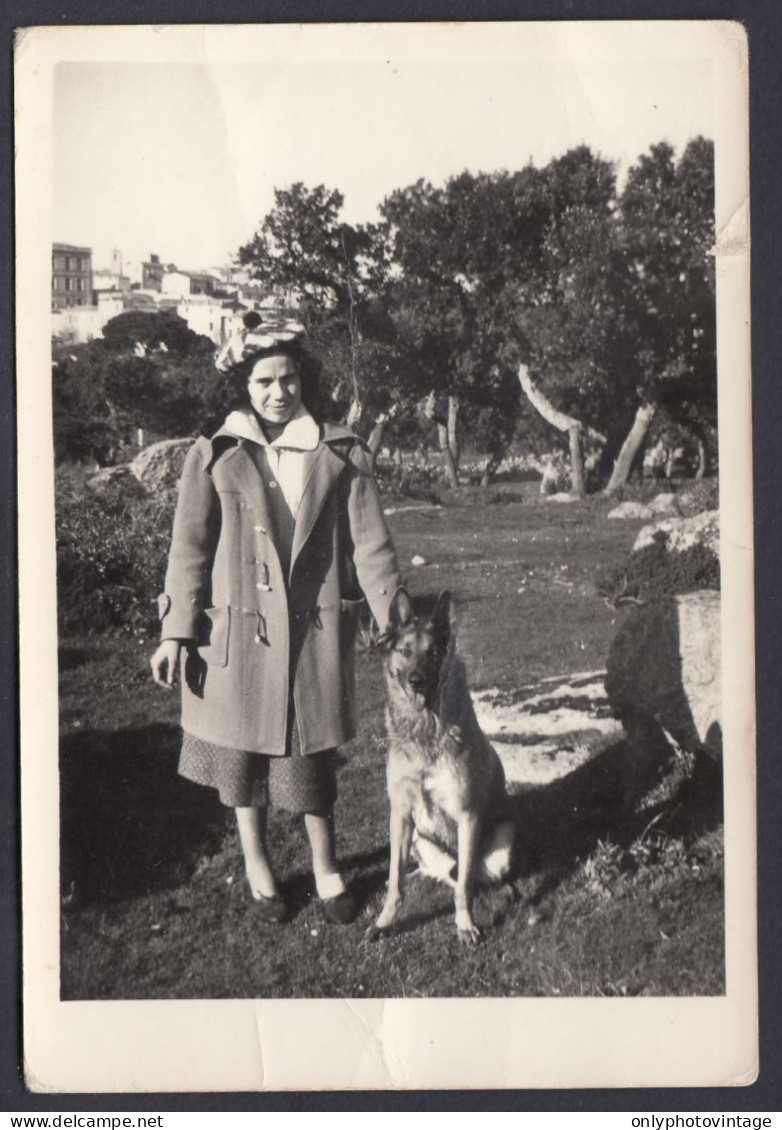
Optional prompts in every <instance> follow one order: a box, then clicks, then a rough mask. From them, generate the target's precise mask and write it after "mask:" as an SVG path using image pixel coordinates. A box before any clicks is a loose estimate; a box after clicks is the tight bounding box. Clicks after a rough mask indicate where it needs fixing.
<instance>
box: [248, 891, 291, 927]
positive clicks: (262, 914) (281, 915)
mask: <svg viewBox="0 0 782 1130" xmlns="http://www.w3.org/2000/svg"><path fill="white" fill-rule="evenodd" d="M252 902H253V907H254V908H255V913H256V914H257V916H258V917H259V918H260V919H261V921H262V922H271V923H273V924H274V925H275V926H281V925H282V923H283V922H287V921H288V904H287V903H286V901H285V899H284V898H283V897H282V895H268V896H267V895H252Z"/></svg>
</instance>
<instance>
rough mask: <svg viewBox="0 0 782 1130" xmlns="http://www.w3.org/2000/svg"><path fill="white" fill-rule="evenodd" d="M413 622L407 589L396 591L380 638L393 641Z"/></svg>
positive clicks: (413, 614)
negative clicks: (386, 623)
mask: <svg viewBox="0 0 782 1130" xmlns="http://www.w3.org/2000/svg"><path fill="white" fill-rule="evenodd" d="M413 620H415V612H414V611H413V602H412V600H411V599H410V597H409V595H408V592H407V589H397V590H396V592H395V593H394V598H393V600H392V601H391V604H390V606H389V609H388V625H387V626H386V630H385V632H383V636H382V638H383V639H386V640H389V639H394V638H395V637H396V636H398V635H399V633H400V632H401V631H402V629H403V628H406V627H407V626H408V624H412V622H413Z"/></svg>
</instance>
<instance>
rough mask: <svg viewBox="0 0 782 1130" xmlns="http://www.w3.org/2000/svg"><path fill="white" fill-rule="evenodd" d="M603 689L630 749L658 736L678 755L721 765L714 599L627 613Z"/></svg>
mask: <svg viewBox="0 0 782 1130" xmlns="http://www.w3.org/2000/svg"><path fill="white" fill-rule="evenodd" d="M605 687H606V693H607V695H608V700H609V702H610V704H611V708H612V710H613V712H614V714H615V716H616V717H617V718H619V719H620V721H621V722H622V724H623V726H624V727H625V730H626V732H627V735H628V739H629V740H630V743H631V746H632V745H633V744H634V743H636V742H637V741H638V740H643V736H646V737H649V736H650V735H652V734H653V733H654V732H655V731H656V732H657V733H658V734H659V733H660V731H663V732H664V736H667V737H669V738H672V739H673V740H674V742H675V743H677V745H678V746H679V747H680V748H681V749H682V750H684V751H688V752H692V753H696V752H698V751H705V752H706V753H708V754H710V755H711V756H712V757H713V758H718V757H720V756H721V753H722V730H721V717H722V715H721V709H722V681H721V646H720V594H719V593H718V592H712V591H702V592H693V593H688V594H686V595H683V596H675V597H667V598H664V599H662V600H659V601H654V602H652V603H650V604H648V605H645V606H641V607H637V608H634V609H633V610H632V611H631V612H630V613H629V614H628V615H627V618H626V619H625V621H624V623H623V624H622V625H621V627H620V628H619V630H618V631H617V633H616V636H615V637H614V640H613V642H612V644H611V649H610V652H609V656H608V662H607V664H606V680H605ZM639 735H640V736H641V737H640V739H639Z"/></svg>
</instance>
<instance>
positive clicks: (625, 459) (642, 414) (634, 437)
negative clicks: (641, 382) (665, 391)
mask: <svg viewBox="0 0 782 1130" xmlns="http://www.w3.org/2000/svg"><path fill="white" fill-rule="evenodd" d="M656 411H657V405H656V404H653V403H649V404H642V405H641V406H640V408H639V409H638V411H637V412H636V414H635V419H634V420H633V425H632V427H631V428H630V431H629V432H628V433H627V438H626V439H625V441H624V443H623V444H622V447H621V450H620V452H619V454H618V455H617V457H616V462H615V463H614V469H613V471H612V472H611V478H610V479H609V480H608V486H607V487H606V490H605V492H606V494H614V493H615V492H616V491H618V490H619V488H620V487H623V486H624V485H625V483H626V482H627V480H628V479H629V477H630V472H631V470H632V468H633V463H634V461H635V457H636V455H637V454H638V452H639V451H640V450H641V448H642V447H643V442H644V440H645V439H646V433H647V432H648V431H649V426H650V425H651V422H652V420H653V419H654V414H655V412H656Z"/></svg>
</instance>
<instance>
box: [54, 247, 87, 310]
mask: <svg viewBox="0 0 782 1130" xmlns="http://www.w3.org/2000/svg"><path fill="white" fill-rule="evenodd" d="M91 305H92V248H91V247H75V246H74V245H73V244H72V243H53V244H52V310H66V309H69V308H70V307H72V306H91Z"/></svg>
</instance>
